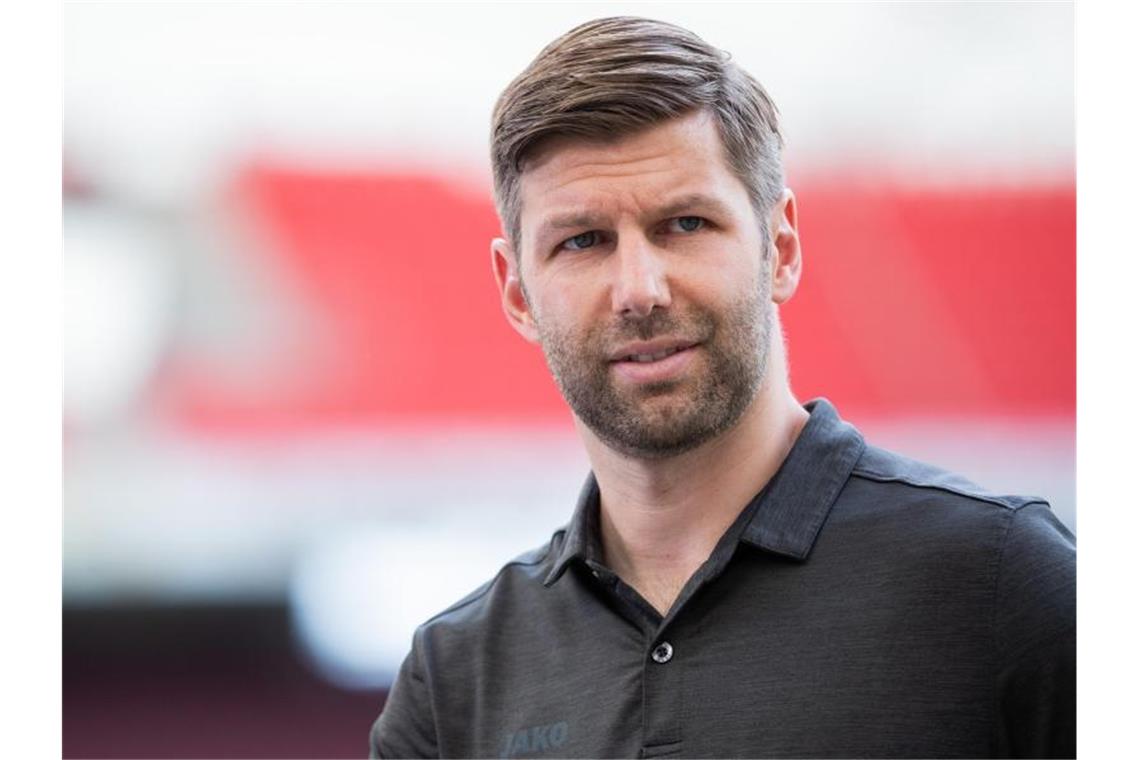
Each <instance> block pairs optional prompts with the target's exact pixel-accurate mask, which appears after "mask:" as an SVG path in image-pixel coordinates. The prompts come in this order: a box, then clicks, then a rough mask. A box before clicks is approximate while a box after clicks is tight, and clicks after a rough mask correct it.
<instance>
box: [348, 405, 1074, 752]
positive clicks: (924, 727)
mask: <svg viewBox="0 0 1140 760" xmlns="http://www.w3.org/2000/svg"><path fill="white" fill-rule="evenodd" d="M807 408H808V409H809V410H810V412H811V418H810V419H809V421H808V423H807V425H806V426H805V427H804V429H803V432H802V433H801V434H800V436H799V438H798V440H797V441H796V443H795V446H794V447H793V448H792V450H791V452H790V453H789V455H788V457H787V459H786V460H785V462H784V464H783V465H782V466H781V468H780V470H779V472H778V473H777V474H776V475H775V477H774V478H772V480H771V481H770V482H769V484H768V485H767V486H766V487H765V488H764V490H763V491H761V492H760V493H759V494H758V495H757V496H756V497H755V498H754V499H753V500H752V501H751V503H749V504H748V505H747V506H746V507H745V508H744V510H743V511H742V512H741V515H740V517H739V518H738V519H737V520H736V522H735V523H734V524H733V525H732V526H731V527H730V528H729V529H728V531H727V532H726V533H725V535H724V537H723V538H722V539H721V540H720V542H719V543H718V544H717V546H716V548H715V549H714V550H713V552H712V554H711V555H710V556H709V559H708V561H707V562H705V564H704V565H702V566H701V568H700V569H699V570H698V571H697V572H696V574H694V576H693V577H692V578H691V579H690V580H689V582H688V583H687V584H686V585H685V587H684V589H683V590H682V591H681V593H680V596H678V598H677V600H676V602H675V603H674V604H673V607H672V609H671V610H670V611H669V613H668V614H667V615H666V616H664V617H662V616H661V615H659V614H658V613H657V612H656V611H655V610H654V609H653V607H652V606H650V605H649V603H648V602H646V601H645V600H644V599H643V598H641V596H640V595H639V594H638V593H637V592H636V591H634V590H633V589H632V588H631V587H630V586H628V585H626V584H625V583H623V582H622V580H621V579H620V578H618V577H617V576H615V575H614V574H613V573H612V572H611V571H609V570H608V569H607V568H606V567H605V565H604V564H603V563H602V562H601V557H602V551H601V545H600V542H599V533H598V528H597V525H598V514H597V512H598V503H599V501H598V489H597V484H596V483H595V481H594V479H593V477H592V476H591V477H590V478H589V479H588V480H587V483H586V485H585V487H584V488H583V490H582V494H581V497H580V498H579V503H578V508H577V510H576V512H575V514H574V517H573V519H572V520H571V522H570V524H569V526H568V527H567V528H565V529H562V530H559V531H557V532H556V533H555V534H554V536H553V538H552V539H551V540H550V543H549V544H547V545H546V546H543V547H541V548H539V549H536V550H534V551H531V552H528V553H527V554H524V555H522V556H520V557H518V558H517V559H515V560H513V561H512V562H509V563H508V564H507V565H505V566H504V567H503V568H502V569H501V570H500V571H499V573H498V574H497V575H496V576H495V577H494V578H493V579H492V580H490V581H489V582H488V583H487V584H485V585H484V586H482V587H481V588H479V589H478V590H476V591H475V592H473V593H472V594H470V595H469V596H468V597H466V598H465V599H463V600H461V601H460V602H458V603H456V604H455V605H453V606H452V607H450V608H449V609H447V610H445V611H444V612H442V613H440V614H439V615H436V616H435V617H434V618H432V619H431V620H429V621H427V622H426V623H424V624H423V625H422V626H421V627H420V628H419V629H418V630H417V631H416V634H415V637H414V639H413V643H412V651H411V653H410V654H409V655H408V657H407V659H406V661H405V662H404V664H403V666H402V668H401V670H400V673H399V676H398V678H397V680H396V683H395V685H394V686H393V688H392V691H391V693H390V695H389V698H388V701H387V704H386V705H385V707H384V710H383V713H382V714H381V715H380V718H379V719H378V720H377V721H376V723H375V725H374V726H373V730H372V734H371V751H372V754H373V756H376V755H379V756H382V757H543V756H549V757H664V756H683V757H916V758H917V757H986V756H1011V755H1012V756H1018V755H1021V756H1039V757H1053V756H1068V757H1072V756H1074V754H1075V752H1076V739H1075V720H1076V707H1075V659H1076V655H1075V644H1074V641H1075V634H1076V630H1075V629H1076V621H1075V573H1076V571H1075V549H1074V540H1073V536H1072V534H1071V533H1070V532H1069V531H1068V530H1066V529H1065V527H1064V526H1062V525H1061V523H1060V522H1058V520H1057V519H1056V518H1055V517H1054V516H1053V514H1052V513H1051V512H1050V510H1049V506H1048V504H1046V503H1045V502H1043V501H1041V500H1040V499H1032V498H1023V497H1018V496H997V495H994V494H991V493H988V492H986V491H984V490H982V489H981V488H979V487H977V486H975V485H973V484H972V483H970V482H968V481H966V480H964V479H963V478H961V477H959V476H956V475H952V474H950V473H947V472H944V471H942V470H939V469H936V468H934V467H930V466H928V465H924V464H919V463H917V462H914V461H912V460H909V459H906V458H903V457H901V456H898V455H895V454H892V453H889V452H886V451H883V450H881V449H877V448H874V447H872V446H868V445H866V444H865V443H864V441H863V438H862V436H861V435H860V434H859V432H858V431H857V430H856V429H855V428H854V427H852V426H851V425H849V424H847V423H845V422H843V421H841V420H840V419H839V417H838V416H837V415H836V412H835V409H834V408H833V407H832V406H831V404H829V403H828V402H827V401H826V400H822V399H821V400H817V401H815V402H813V403H811V404H808V405H807ZM425 561H427V560H425Z"/></svg>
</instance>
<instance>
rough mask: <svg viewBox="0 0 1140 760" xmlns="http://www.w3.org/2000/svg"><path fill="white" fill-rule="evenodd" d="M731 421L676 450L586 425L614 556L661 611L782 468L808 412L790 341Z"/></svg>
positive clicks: (605, 542) (622, 572) (777, 345)
mask: <svg viewBox="0 0 1140 760" xmlns="http://www.w3.org/2000/svg"><path fill="white" fill-rule="evenodd" d="M772 348H773V350H772V352H771V355H770V356H769V366H768V368H767V369H768V374H767V378H766V379H765V381H764V383H763V384H762V386H761V388H760V390H759V392H758V393H757V395H756V398H755V399H753V401H752V403H751V404H750V405H749V407H748V409H747V410H745V413H744V415H743V416H742V417H741V419H740V420H739V422H738V423H737V424H736V425H734V426H733V427H732V428H731V429H729V430H728V431H726V432H725V433H723V434H722V435H720V436H718V437H717V438H715V439H713V440H711V441H709V442H707V443H706V444H704V445H702V446H699V447H697V448H695V449H692V450H690V451H686V452H684V453H683V454H679V455H677V456H675V457H671V458H668V459H639V458H636V457H631V456H628V455H625V454H621V453H619V452H616V451H614V450H613V449H611V448H609V447H608V446H606V445H605V444H604V443H602V442H601V441H600V440H599V439H598V438H596V437H595V436H594V435H593V434H592V433H591V432H590V431H589V430H588V429H586V428H585V427H584V426H581V425H580V426H579V427H580V429H581V432H582V435H583V439H584V441H585V444H586V450H587V454H588V455H589V458H590V463H591V465H592V467H593V471H594V476H595V478H596V479H597V481H598V489H599V491H600V494H601V511H600V517H601V519H600V528H601V541H602V547H603V550H604V553H605V561H606V564H607V565H608V566H609V567H610V568H611V569H612V570H613V571H614V572H616V573H617V574H618V575H619V576H621V577H622V578H623V579H624V580H625V581H626V582H627V583H629V584H630V585H632V586H633V587H634V588H636V589H637V590H638V591H639V592H641V594H642V596H645V597H646V599H647V600H648V601H650V603H652V604H653V605H654V606H655V607H657V608H658V609H659V611H661V612H662V613H664V612H665V610H667V609H668V607H669V606H671V604H672V602H673V599H674V598H675V596H676V594H677V592H679V591H680V588H681V586H683V585H684V583H685V581H686V580H688V578H689V576H690V575H692V573H693V572H694V571H696V569H697V568H698V567H700V565H701V564H702V563H703V562H704V561H705V560H706V559H707V558H708V556H709V554H711V553H712V550H713V548H714V547H715V546H716V543H717V541H718V540H719V539H720V537H721V536H722V535H723V534H724V532H725V531H726V530H727V529H728V527H729V526H730V525H731V524H732V522H733V521H734V520H735V519H736V518H737V517H738V516H739V515H740V512H741V511H742V510H743V509H744V507H745V506H746V505H747V504H748V502H749V501H751V500H752V498H753V497H754V496H755V495H756V494H757V493H758V492H759V491H760V490H761V489H762V488H763V487H764V486H765V485H766V484H767V482H768V481H769V480H770V479H771V478H772V476H773V475H775V473H776V471H777V470H778V469H779V467H780V465H781V464H782V463H783V461H784V458H785V457H786V456H787V454H788V451H789V450H790V449H791V447H792V444H793V443H794V442H795V439H796V437H797V436H798V435H799V433H800V430H802V429H803V426H804V424H805V423H806V422H807V418H808V414H807V412H806V411H805V410H804V409H803V407H801V406H800V404H799V403H798V402H797V401H796V399H795V397H794V396H793V395H792V392H791V389H790V388H789V387H788V383H787V379H786V365H785V361H784V357H783V346H782V341H781V340H780V339H779V337H777V338H776V339H775V340H773V346H772Z"/></svg>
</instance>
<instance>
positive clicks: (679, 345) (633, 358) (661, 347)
mask: <svg viewBox="0 0 1140 760" xmlns="http://www.w3.org/2000/svg"><path fill="white" fill-rule="evenodd" d="M696 345H697V343H696V342H695V341H679V340H657V341H651V342H646V343H635V344H630V345H627V346H624V347H622V348H620V349H618V350H617V351H616V352H614V353H612V354H610V361H611V362H614V363H618V362H634V363H637V364H650V363H652V362H657V361H661V360H662V359H666V358H668V357H670V356H672V355H674V354H677V353H680V352H682V351H687V350H689V349H690V348H693V347H695V346H696Z"/></svg>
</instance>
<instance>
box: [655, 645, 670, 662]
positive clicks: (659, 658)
mask: <svg viewBox="0 0 1140 760" xmlns="http://www.w3.org/2000/svg"><path fill="white" fill-rule="evenodd" d="M672 659H673V645H672V644H670V643H669V642H668V641H662V642H661V643H660V644H658V645H657V646H655V647H653V661H654V662H656V663H660V664H662V665H664V664H665V663H667V662H669V660H672Z"/></svg>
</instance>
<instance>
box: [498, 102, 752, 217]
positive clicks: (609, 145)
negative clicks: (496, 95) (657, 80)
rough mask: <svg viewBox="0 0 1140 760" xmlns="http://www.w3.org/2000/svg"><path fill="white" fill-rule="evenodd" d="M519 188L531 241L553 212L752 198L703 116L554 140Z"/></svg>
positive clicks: (532, 161)
mask: <svg viewBox="0 0 1140 760" xmlns="http://www.w3.org/2000/svg"><path fill="white" fill-rule="evenodd" d="M519 189H520V199H521V201H522V205H521V211H522V214H521V222H522V229H523V238H524V239H527V237H528V230H530V232H531V233H533V232H534V231H535V230H536V229H537V227H538V226H539V225H540V224H541V222H542V221H543V219H544V218H546V217H548V216H549V215H551V214H563V213H572V212H578V211H589V212H591V213H618V212H620V211H625V210H631V211H637V210H641V211H646V210H651V209H652V207H653V205H654V204H655V203H664V202H667V201H668V200H669V197H675V196H679V195H690V194H703V195H708V196H715V197H719V198H720V199H721V200H722V201H724V202H725V203H726V204H731V202H732V201H734V200H736V199H737V198H738V197H739V196H743V197H744V198H745V199H746V198H747V190H746V189H745V188H744V186H743V184H741V182H740V180H739V179H738V178H737V177H736V175H735V174H734V173H733V172H732V171H731V170H730V169H729V167H728V164H727V162H726V160H725V153H724V148H723V143H722V142H721V139H720V133H719V132H718V130H717V128H716V123H715V121H714V119H713V118H712V116H711V115H709V114H708V113H707V112H703V111H699V112H695V113H693V114H689V115H686V116H683V117H680V118H677V119H672V120H670V121H667V122H664V123H662V124H659V125H655V126H653V127H650V128H648V129H646V130H643V131H641V132H637V133H635V134H633V135H629V136H626V137H622V138H620V139H616V140H610V141H605V142H602V141H596V140H584V139H581V138H574V137H557V138H553V139H551V140H550V141H549V142H546V143H544V144H542V145H541V146H540V147H539V149H538V150H536V151H535V153H534V154H533V155H532V156H530V157H529V158H528V159H527V161H526V163H525V165H524V170H523V172H522V176H521V178H520V182H519ZM666 196H669V197H666Z"/></svg>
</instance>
